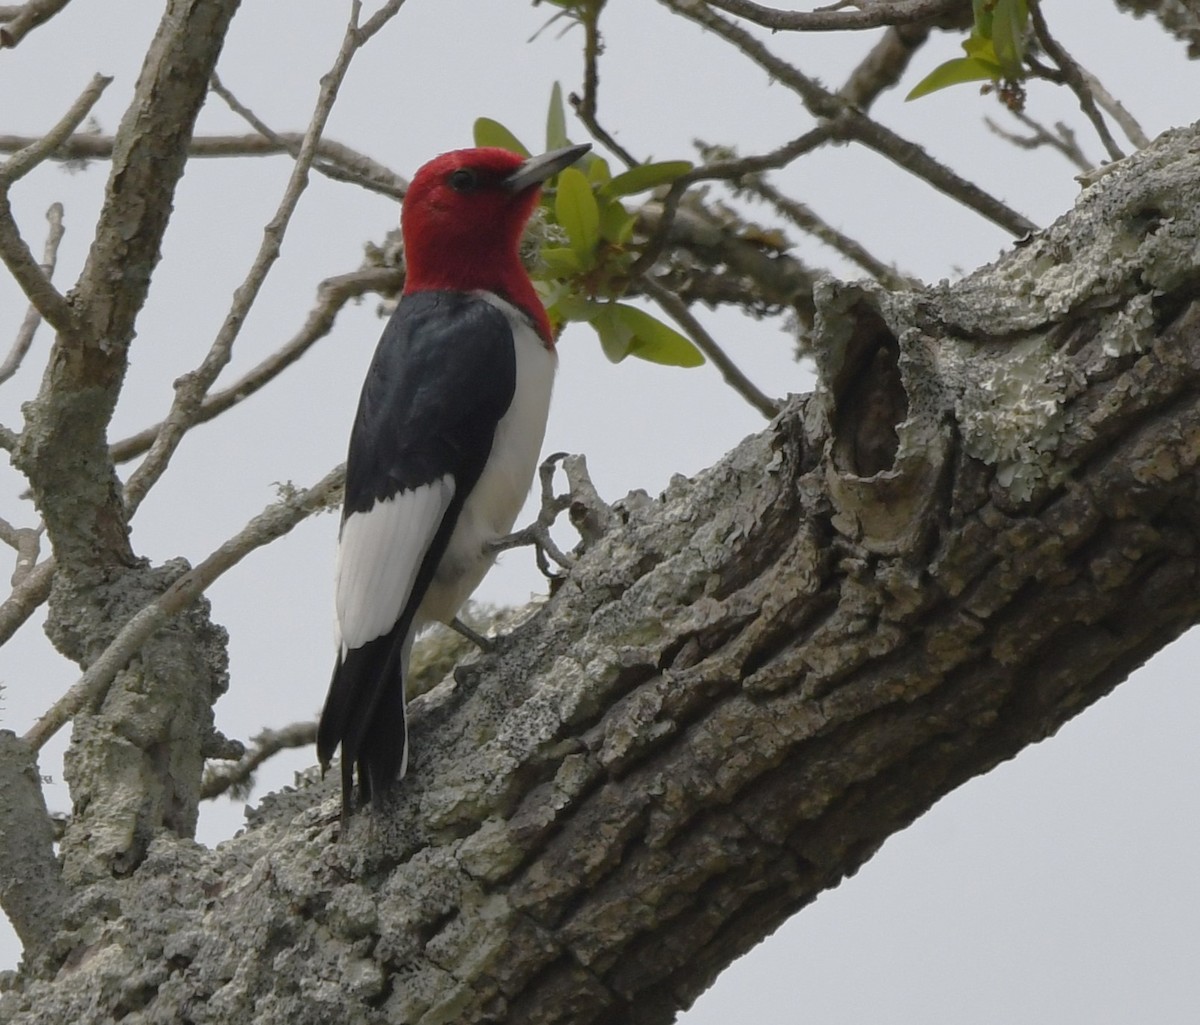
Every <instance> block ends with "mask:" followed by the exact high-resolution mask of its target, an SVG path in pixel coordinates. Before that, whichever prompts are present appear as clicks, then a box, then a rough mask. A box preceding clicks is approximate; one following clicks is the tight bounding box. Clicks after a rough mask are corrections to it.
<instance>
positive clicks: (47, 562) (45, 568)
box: [0, 557, 55, 644]
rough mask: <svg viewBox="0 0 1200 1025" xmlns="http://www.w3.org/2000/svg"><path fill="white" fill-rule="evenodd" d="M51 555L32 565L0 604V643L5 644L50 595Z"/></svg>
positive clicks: (51, 578) (52, 575)
mask: <svg viewBox="0 0 1200 1025" xmlns="http://www.w3.org/2000/svg"><path fill="white" fill-rule="evenodd" d="M54 570H55V563H54V559H53V557H51V558H48V559H43V560H42V561H41V562H39V563H38V564H37V565H36V566H34V567H33V569H31V570H30V571H29V572H28V573H27V574H26V575H25V576H24V577H23V578H22V580H21V582H20V583H19V584H17V585H16V586H15V587H14V588H13V589H12V594H10V595H9V596H8V597H7V598H5V599H4V603H3V604H2V605H0V644H7V643H8V640H9V638H10V637H12V635H13V634H15V633H16V632H17V631H18V630H19V629H20V628H21V627H22V626H24V625H25V622H26V620H28V619H29V617H30V616H32V615H33V614H34V613H35V612H36V611H37V610H38V608H39V607H40V606H41V604H42V603H43V602H44V601H45V600H46V599H47V598H49V597H50V583H51V581H52V580H53V579H54Z"/></svg>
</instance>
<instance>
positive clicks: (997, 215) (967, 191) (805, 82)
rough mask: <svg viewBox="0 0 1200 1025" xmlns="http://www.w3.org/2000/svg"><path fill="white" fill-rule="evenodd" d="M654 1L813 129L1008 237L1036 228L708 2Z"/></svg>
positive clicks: (1029, 221) (1023, 233)
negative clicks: (703, 32)
mask: <svg viewBox="0 0 1200 1025" xmlns="http://www.w3.org/2000/svg"><path fill="white" fill-rule="evenodd" d="M659 3H661V4H662V5H663V6H665V7H667V8H669V9H670V10H672V11H675V12H676V13H677V14H680V15H682V16H683V17H685V18H688V19H689V20H691V21H694V22H696V23H697V24H699V25H702V26H703V27H704V28H707V29H708V30H709V31H711V32H713V33H714V34H716V35H718V36H720V37H721V38H722V39H724V40H725V41H726V42H728V43H730V44H731V45H732V46H734V47H736V48H737V49H738V51H739V52H741V53H742V54H744V55H745V56H746V57H748V58H749V59H750V60H752V61H753V62H754V63H755V64H757V65H758V66H759V67H761V68H762V69H763V70H764V71H766V72H767V73H768V74H770V75H771V76H772V78H774V79H775V80H776V81H778V82H780V83H781V84H783V85H785V86H787V87H788V88H789V89H791V90H792V91H793V92H795V93H796V95H797V96H799V97H800V99H801V100H802V101H803V103H804V106H805V107H806V108H807V109H808V111H809V113H810V114H812V115H813V116H814V117H816V118H819V119H821V120H822V121H823V122H824V124H823V125H822V126H821V128H819V129H818V130H822V129H824V131H826V132H827V133H828V134H827V136H826V138H827V139H835V140H841V141H847V142H857V143H860V144H861V145H864V146H867V147H868V148H870V149H873V150H875V152H877V153H879V154H880V155H881V156H885V157H887V158H888V159H889V160H891V161H892V162H893V163H895V164H896V165H897V166H898V167H900V168H902V169H903V170H905V171H906V172H908V173H909V174H911V175H913V176H914V177H916V178H919V179H921V180H922V181H924V182H925V183H926V184H928V185H930V186H932V187H933V188H935V189H937V190H938V191H939V192H942V193H944V194H945V195H947V196H949V197H950V198H951V199H954V200H955V201H957V202H959V203H961V204H962V205H963V206H965V207H967V208H968V209H970V210H974V211H975V212H976V213H978V214H980V215H981V216H983V217H986V218H987V219H988V220H990V221H992V222H993V223H994V224H997V225H999V226H1000V227H1002V228H1004V229H1005V230H1007V231H1009V232H1010V233H1012V234H1013V235H1016V236H1021V235H1026V234H1028V233H1029V232H1031V231H1033V230H1035V229H1036V227H1037V226H1036V225H1035V224H1034V223H1033V222H1032V221H1031V220H1029V219H1028V218H1027V217H1024V216H1022V215H1021V214H1019V213H1017V212H1016V211H1015V210H1013V209H1012V208H1010V207H1009V206H1008V205H1007V204H1005V203H1003V202H1001V201H1000V200H999V199H997V198H996V197H995V196H993V195H991V194H990V193H988V192H985V191H984V190H983V189H981V188H980V187H979V186H978V185H976V184H975V183H974V182H970V181H967V180H966V179H965V178H962V177H960V176H959V175H958V174H956V173H955V172H954V171H952V170H951V169H950V168H948V167H946V166H945V165H944V164H942V163H941V162H940V161H938V160H935V159H934V158H933V157H931V156H930V155H929V154H928V153H926V152H925V150H924V149H922V148H921V147H920V146H918V145H917V144H916V143H914V142H911V141H910V140H908V139H905V138H903V137H902V136H899V135H897V134H896V133H895V132H893V131H892V130H891V129H890V128H887V127H885V126H884V125H882V124H880V123H879V122H877V121H874V120H872V119H871V118H870V117H868V116H867V115H866V114H865V113H863V112H862V111H861V110H859V109H858V108H857V107H855V106H853V105H852V104H850V103H848V102H847V101H846V99H845V98H844V97H841V96H838V95H837V94H836V93H831V92H829V90H827V89H825V88H824V87H823V86H822V85H820V84H819V83H818V82H817V81H816V80H815V79H811V78H809V77H808V76H807V75H804V74H802V73H801V72H800V71H799V70H798V69H797V68H795V67H794V66H793V65H791V64H789V63H788V62H787V61H784V60H781V59H780V58H779V57H776V56H775V55H774V54H773V53H771V51H770V50H768V49H767V48H766V46H764V45H763V44H762V43H761V42H760V41H759V40H758V39H757V38H756V37H755V36H753V35H751V34H750V33H749V32H747V31H745V30H744V29H743V28H741V26H739V25H735V24H734V23H733V22H731V21H728V20H726V19H725V18H722V17H720V16H719V15H718V14H716V13H715V12H714V11H713V10H712V9H711V6H710V5H706V4H698V3H694V2H692V0H659Z"/></svg>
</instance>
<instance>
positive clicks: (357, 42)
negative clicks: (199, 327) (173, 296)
mask: <svg viewBox="0 0 1200 1025" xmlns="http://www.w3.org/2000/svg"><path fill="white" fill-rule="evenodd" d="M403 2H404V0H391V2H390V3H387V4H384V5H383V7H381V8H380V9H379V10H378V11H377V12H376V13H375V14H374V15H373V16H372V18H371V19H370V20H369V21H368V23H367V24H366V25H364V26H360V25H359V21H358V19H359V13H360V10H361V4H360V3H359V2H358V0H355V2H354V3H352V4H351V15H350V21H349V24H348V25H347V28H346V32H345V35H344V36H343V38H342V44H341V47H340V48H339V50H338V54H337V57H336V58H335V59H334V62H333V66H332V67H331V68H330V69H329V71H328V72H326V74H325V75H324V76H322V78H321V89H320V92H319V94H318V97H317V103H316V107H315V109H314V110H313V116H312V120H311V121H310V123H309V126H308V129H307V131H306V132H305V134H304V141H303V142H302V143H301V145H300V150H299V152H298V153H297V154H296V163H295V166H294V167H293V168H292V174H291V177H290V178H289V180H288V184H287V187H286V189H285V190H284V194H283V197H282V199H281V200H280V203H279V207H278V209H277V210H276V211H275V215H274V216H273V217H272V218H271V221H270V222H269V223H268V224H267V226H266V228H264V229H263V240H262V244H261V245H260V246H259V250H258V253H257V255H256V256H255V258H254V262H253V264H252V265H251V267H250V270H249V272H248V273H247V274H246V277H245V279H244V280H243V282H242V284H241V285H240V286H239V287H238V289H237V291H236V292H235V293H234V297H233V303H232V305H231V306H230V309H229V313H228V314H227V315H226V317H225V321H224V323H223V324H222V325H221V328H220V330H219V331H218V332H217V337H216V339H215V340H214V341H213V343H212V346H211V347H210V348H209V351H208V354H207V355H206V356H205V357H204V360H203V362H202V363H201V364H200V366H199V367H197V368H196V369H195V370H193V371H191V372H190V373H188V374H185V375H184V376H183V377H181V378H180V379H179V380H178V381H177V382H176V384H175V400H174V402H172V404H171V409H170V411H169V412H168V413H167V416H166V419H165V420H164V421H163V423H162V425H161V426H160V429H159V431H158V433H157V434H156V435H155V438H154V441H153V443H152V444H151V446H150V449H149V451H148V452H147V453H146V457H145V459H144V460H143V461H142V462H141V464H139V466H138V468H137V469H136V470H134V472H133V473H132V474H131V475H130V477H129V479H128V481H126V484H125V491H124V494H125V504H126V507H127V508H128V509H129V511H130V515H132V514H133V512H134V511H135V510H136V509H137V507H138V505H139V504H140V503H141V501H142V499H143V498H144V497H145V496H146V493H147V492H148V491H149V490H150V488H152V487H153V486H154V484H155V482H157V480H158V479H159V477H161V476H162V474H163V472H164V471H165V470H166V468H167V464H168V463H169V462H170V460H171V456H172V455H173V454H174V452H175V449H176V448H177V447H178V446H179V443H180V442H181V441H182V440H183V436H184V435H185V434H186V433H187V432H188V431H189V430H190V429H191V428H192V426H193V425H194V424H195V423H196V421H197V418H198V417H199V415H200V410H201V403H202V402H203V400H204V396H205V395H206V394H207V393H208V389H209V388H210V387H212V384H213V382H214V381H215V380H216V379H217V375H218V374H220V372H221V370H222V369H224V367H225V366H226V364H227V363H228V362H229V359H230V356H231V355H232V352H233V345H234V342H235V341H236V340H237V337H238V335H239V334H240V332H241V328H242V324H243V323H244V321H245V318H246V314H247V313H248V312H249V310H250V307H251V306H252V305H253V303H254V300H255V299H256V298H257V297H258V292H259V289H260V288H261V287H262V284H263V282H264V281H265V280H266V277H267V274H268V273H269V271H270V269H271V267H272V266H274V263H275V261H276V259H278V257H279V252H280V249H281V247H282V245H283V237H284V234H285V233H286V232H287V228H288V224H289V223H290V221H291V217H292V214H293V213H294V211H295V209H296V206H297V204H298V203H299V201H300V196H301V195H302V194H303V192H304V190H305V188H306V187H307V185H308V171H309V168H310V167H311V166H312V162H313V160H314V159H315V158H316V153H317V141H318V140H319V139H320V138H321V133H322V132H323V131H324V130H325V123H326V122H327V121H328V119H329V114H330V112H331V111H332V110H333V105H334V102H335V101H336V100H337V95H338V91H339V90H340V89H341V85H342V81H343V80H344V79H345V77H346V72H347V71H348V70H349V69H350V62H351V61H352V60H353V59H354V55H355V54H356V53H357V52H358V51H359V50H360V49H361V48H362V47H363V46H365V45H366V44H367V43H368V42H369V41H370V39H371V38H372V37H373V36H374V35H375V33H377V32H378V31H379V30H380V29H381V28H382V27H383V26H384V25H385V24H387V22H388V21H389V20H390V19H391V18H392V17H394V16H395V14H396V13H397V12H398V11H399V9H400V7H401V6H402V5H403ZM210 77H211V76H210Z"/></svg>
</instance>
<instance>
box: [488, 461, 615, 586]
mask: <svg viewBox="0 0 1200 1025" xmlns="http://www.w3.org/2000/svg"><path fill="white" fill-rule="evenodd" d="M559 463H562V467H563V472H564V473H566V475H567V486H568V488H569V490H568V492H567V493H566V494H565V495H557V494H555V493H554V473H555V470H556V469H557V467H558V464H559ZM538 477H539V479H540V480H541V483H542V507H541V510H540V511H539V512H538V516H537V519H536V520H534V521H533V523H531V524H530V525H529V526H528V527H524V528H522V529H521V530H517V531H514V532H513V533H511V534H509V535H507V536H506V537H501V538H497V539H496V540H495V541H492V542H491V543H490V544H489V545H488V554H490V555H496V554H498V553H500V552H506V551H508V550H509V549H510V548H521V547H524V546H526V545H533V546H534V549H535V551H536V558H537V564H538V569H540V570H541V571H542V573H543V575H544V576H546V577H547V578H548V579H550V580H552V581H553V580H560V579H562V577H563V576H564V574H563V573H558V572H555V570H554V569H552V568H551V566H550V560H553V561H554V562H556V563H557V564H558V566H559V567H560V568H561V569H563V570H567V571H568V572H569V571H570V569H571V567H572V566H574V565H575V558H576V556H578V555H579V554H582V553H583V552H584V551H585V550H586V549H587V548H588V547H589V546H590V545H591V544H592V543H593V542H595V541H598V540H599V539H600V538H601V537H603V536H604V534H605V533H607V532H608V530H609V529H610V528H611V527H612V526H613V524H614V523H615V522H616V517H615V515H614V514H613V511H612V509H611V508H610V507H609V506H608V505H607V504H606V503H605V502H604V501H603V500H602V499H601V498H600V496H599V494H597V492H596V488H595V485H593V484H592V480H591V478H590V477H589V476H588V472H587V461H586V460H585V459H584V457H583V456H572V455H568V454H567V453H565V452H555V453H554V455H552V456H547V457H546V459H545V460H544V461H543V462H542V465H541V466H540V467H539V468H538ZM564 511H566V512H567V513H568V515H569V516H570V519H571V524H572V525H573V526H574V527H575V529H576V530H577V531H579V539H580V540H579V544H578V545H576V547H575V553H574V554H573V555H567V554H566V553H565V552H564V551H563V550H562V549H561V548H559V547H558V545H557V544H556V543H555V541H554V539H553V538H552V537H551V536H550V528H551V527H552V526H554V522H555V521H556V520H557V519H558V516H559V514H560V513H562V512H564Z"/></svg>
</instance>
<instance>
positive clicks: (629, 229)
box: [600, 199, 637, 246]
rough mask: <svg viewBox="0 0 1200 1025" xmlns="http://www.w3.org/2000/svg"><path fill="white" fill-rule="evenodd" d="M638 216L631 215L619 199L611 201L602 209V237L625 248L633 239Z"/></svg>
mask: <svg viewBox="0 0 1200 1025" xmlns="http://www.w3.org/2000/svg"><path fill="white" fill-rule="evenodd" d="M636 224H637V216H636V215H634V214H631V213H630V212H629V211H628V210H626V209H625V207H623V206H622V205H621V201H620V200H618V199H612V200H609V201H608V202H607V203H604V204H603V205H602V206H601V207H600V237H601V238H603V239H604V240H605V241H606V242H611V243H613V245H617V246H623V245H625V244H626V243H627V242H628V241H629V240H630V239H631V238H633V229H634V226H635V225H636Z"/></svg>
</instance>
